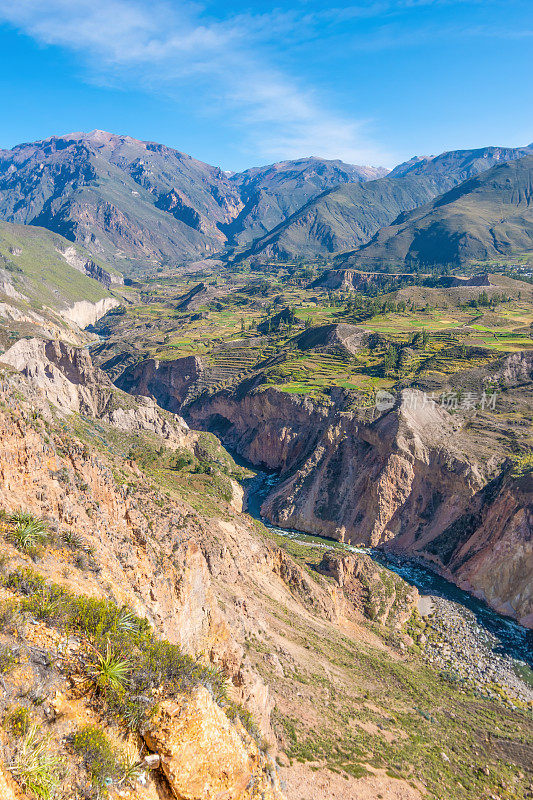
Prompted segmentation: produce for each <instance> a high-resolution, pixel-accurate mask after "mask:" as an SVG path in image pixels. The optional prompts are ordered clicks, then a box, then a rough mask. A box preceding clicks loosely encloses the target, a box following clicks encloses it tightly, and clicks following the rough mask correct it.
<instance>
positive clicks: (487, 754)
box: [0, 340, 532, 800]
mask: <svg viewBox="0 0 533 800" xmlns="http://www.w3.org/2000/svg"><path fill="white" fill-rule="evenodd" d="M5 358H6V361H7V362H8V363H9V365H10V367H9V368H6V369H3V368H2V381H1V382H0V399H1V401H2V402H1V404H0V435H1V438H2V441H3V442H4V448H3V449H1V450H0V474H1V476H2V482H1V483H0V509H1V510H2V512H3V513H2V517H1V520H0V550H1V555H2V560H1V564H0V569H1V570H2V573H3V574H2V586H1V587H0V597H1V600H2V630H1V631H0V657H1V660H0V666H1V675H2V681H1V683H2V688H3V692H2V695H1V697H0V713H1V716H2V721H3V724H2V728H1V737H2V745H3V763H2V765H1V766H0V793H1V796H2V800H34V798H36V797H41V798H47V800H51V799H52V798H55V799H56V800H74V798H79V800H82V798H83V800H102V799H103V798H108V800H118V798H131V800H156V798H157V800H170V798H187V799H188V800H210V798H213V797H222V796H223V797H224V798H227V800H301V798H302V797H307V796H309V794H308V792H309V787H311V786H312V787H313V796H314V797H316V798H317V800H331V798H339V800H344V798H354V797H360V798H362V799H363V800H367V799H368V800H370V798H374V797H382V798H383V799H384V800H422V798H428V800H437V798H441V800H479V798H480V797H485V796H490V794H493V793H494V792H496V791H498V792H499V787H501V786H502V785H508V786H511V787H512V792H508V793H506V794H501V793H500V792H499V795H500V796H501V797H502V798H503V797H508V798H509V800H511V798H518V797H520V796H523V795H524V793H525V792H527V787H528V785H529V784H530V779H531V771H530V767H531V748H532V742H531V725H530V719H531V717H530V708H531V705H530V696H531V692H530V690H528V689H527V687H526V685H525V684H523V683H522V682H521V681H520V680H519V679H518V678H517V676H516V675H514V673H513V672H512V669H511V667H509V665H508V664H507V663H506V660H505V658H504V657H502V656H500V655H498V654H496V653H493V652H492V651H491V650H490V649H488V648H486V649H485V650H484V649H483V648H482V647H481V646H478V645H477V644H474V643H473V642H472V640H471V638H470V637H471V635H470V633H469V631H470V627H469V626H472V630H475V628H474V627H473V626H474V624H475V622H476V620H475V619H472V621H470V618H463V617H461V616H460V615H459V616H457V614H455V616H454V615H452V616H451V617H450V619H449V620H448V627H446V625H443V618H442V617H441V614H440V611H439V614H437V615H434V614H433V615H432V616H430V617H427V616H425V617H422V616H420V614H419V613H418V611H417V610H416V607H417V602H418V600H419V596H418V593H417V591H416V589H414V587H413V586H410V585H409V584H408V583H406V582H405V581H404V580H402V579H401V578H400V577H399V576H397V575H395V574H394V573H393V572H391V571H390V570H389V569H386V568H384V567H382V566H380V565H379V564H377V563H376V562H374V561H372V560H371V559H370V557H369V556H368V555H363V554H355V553H349V552H346V551H345V550H343V549H342V548H340V546H338V545H336V544H335V543H334V542H330V544H329V546H328V548H327V549H324V548H323V547H319V548H317V547H314V546H313V543H312V542H301V541H295V542H291V541H289V540H288V539H287V538H286V537H285V538H284V537H282V536H279V535H277V534H276V533H275V532H273V531H270V530H267V529H266V528H265V527H264V526H263V525H261V524H260V523H259V522H257V521H254V520H253V519H252V518H251V517H250V515H249V514H247V513H243V512H242V511H241V499H242V490H240V489H239V487H238V485H237V483H236V480H235V479H236V478H238V479H239V478H240V479H241V480H242V479H246V480H249V478H250V471H249V470H244V469H243V468H241V467H239V466H237V464H236V463H235V462H234V461H233V459H232V458H231V457H230V456H229V455H228V454H227V453H226V452H225V451H224V450H223V448H222V447H221V446H220V444H219V442H218V441H217V439H216V438H215V437H214V436H212V435H210V434H207V433H201V432H195V431H191V430H189V429H188V428H187V427H186V426H185V425H184V424H183V420H181V419H180V418H179V417H177V416H175V415H173V414H170V413H168V412H165V411H163V410H162V409H159V408H157V406H156V405H155V403H154V402H153V401H151V400H143V399H140V400H138V399H136V398H132V397H129V396H127V395H124V393H122V392H120V391H119V390H118V389H116V388H115V387H113V386H112V384H111V383H110V381H109V380H108V379H107V378H106V376H105V375H104V374H103V373H102V372H101V371H100V370H98V369H96V368H95V367H94V366H93V365H92V363H91V358H90V356H89V353H88V352H87V350H85V349H75V348H71V347H68V346H65V345H63V344H60V343H58V342H47V343H45V342H42V341H36V340H34V341H21V342H18V343H17V344H16V345H14V347H13V348H11V352H10V353H8V354H6V355H5ZM447 613H449V612H448V611H445V614H444V619H446V614H447ZM435 617H436V619H435ZM467 619H468V620H469V621H468V622H467V621H466V620H467ZM465 630H466V632H465ZM478 630H479V628H478ZM458 636H462V637H463V638H462V639H461V644H462V646H461V647H456V646H455V639H456V638H457V637H458ZM465 637H466V638H465ZM452 644H453V645H454V649H455V650H457V653H458V657H459V660H458V661H457V663H455V662H453V663H452V664H450V662H449V659H448V656H447V652H448V650H449V649H450V647H451V645H452ZM480 664H481V665H482V669H480V668H479V665H480ZM489 734H490V737H491V738H490V740H489V738H488V737H489ZM488 741H490V744H491V747H490V748H488V747H487V748H485V747H482V746H480V742H482V743H485V742H488Z"/></svg>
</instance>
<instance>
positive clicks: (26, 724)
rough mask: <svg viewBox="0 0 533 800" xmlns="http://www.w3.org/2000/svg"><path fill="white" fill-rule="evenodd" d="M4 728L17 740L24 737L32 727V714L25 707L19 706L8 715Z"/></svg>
mask: <svg viewBox="0 0 533 800" xmlns="http://www.w3.org/2000/svg"><path fill="white" fill-rule="evenodd" d="M4 727H5V728H6V730H8V731H9V733H11V735H12V736H15V737H17V738H20V737H21V736H24V734H26V733H27V732H28V731H29V729H30V727H31V716H30V712H29V711H28V709H27V708H24V706H17V707H16V708H14V709H13V710H12V711H9V712H8V713H7V714H6V716H5V718H4Z"/></svg>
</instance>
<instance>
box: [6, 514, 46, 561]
mask: <svg viewBox="0 0 533 800" xmlns="http://www.w3.org/2000/svg"><path fill="white" fill-rule="evenodd" d="M6 539H7V540H8V541H10V542H11V543H12V544H13V545H14V546H15V547H17V548H18V549H19V550H22V551H23V552H25V553H28V554H30V555H31V554H35V553H36V552H37V551H38V550H39V548H40V547H41V546H42V545H43V544H45V543H46V542H47V541H49V539H50V532H49V530H48V527H47V526H46V524H45V523H44V522H43V521H42V520H40V519H37V518H36V517H34V516H33V515H32V514H30V513H28V512H26V511H18V512H17V513H16V514H13V515H12V516H11V517H10V518H9V528H8V531H7V533H6Z"/></svg>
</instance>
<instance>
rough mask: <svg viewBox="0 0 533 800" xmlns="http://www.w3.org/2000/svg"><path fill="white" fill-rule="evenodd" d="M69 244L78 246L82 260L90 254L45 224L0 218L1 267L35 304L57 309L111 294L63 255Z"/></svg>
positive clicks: (77, 252) (69, 246)
mask: <svg viewBox="0 0 533 800" xmlns="http://www.w3.org/2000/svg"><path fill="white" fill-rule="evenodd" d="M69 248H74V249H75V251H76V255H77V257H78V258H79V259H80V260H82V261H86V260H87V259H88V258H89V255H88V254H87V253H86V252H85V251H84V250H83V248H82V247H81V246H80V245H73V244H72V242H69V241H68V240H67V239H65V238H63V236H60V235H59V234H57V233H52V232H51V231H48V230H46V229H45V228H39V227H36V226H33V225H14V224H12V223H9V222H0V268H3V269H5V270H7V271H8V273H9V275H10V280H11V281H12V282H13V284H14V286H15V289H16V290H18V291H19V292H20V293H21V294H23V295H25V296H26V297H29V298H30V300H31V301H32V304H33V306H34V307H36V308H44V307H45V306H48V307H50V308H52V309H56V308H58V307H59V308H60V307H62V306H63V305H72V304H73V303H75V302H77V301H78V300H87V301H89V302H90V303H96V302H97V301H98V300H101V299H103V298H104V297H109V293H108V292H107V290H106V289H105V288H104V287H103V286H102V284H100V283H98V281H96V280H94V279H93V278H89V277H88V276H87V275H85V274H84V273H83V272H81V271H80V270H78V269H75V268H74V267H72V266H70V264H69V263H68V262H67V261H66V259H65V258H64V257H63V256H62V255H61V253H64V252H65V251H66V250H67V249H69ZM105 268H106V269H107V270H108V271H111V272H112V271H113V270H112V269H109V268H108V267H107V266H106V267H105Z"/></svg>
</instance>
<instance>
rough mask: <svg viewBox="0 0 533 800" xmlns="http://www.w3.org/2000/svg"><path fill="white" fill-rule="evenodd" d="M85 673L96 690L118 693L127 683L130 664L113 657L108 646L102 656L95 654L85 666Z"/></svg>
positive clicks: (113, 654)
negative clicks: (108, 690) (109, 690)
mask: <svg viewBox="0 0 533 800" xmlns="http://www.w3.org/2000/svg"><path fill="white" fill-rule="evenodd" d="M87 672H88V674H89V677H90V678H91V680H92V681H93V683H94V685H95V686H96V687H97V689H100V690H101V691H103V692H105V691H106V690H107V689H112V690H113V691H115V692H120V691H122V690H123V689H125V688H126V686H127V685H128V683H129V672H130V662H129V661H127V660H126V659H121V658H119V657H118V656H117V655H115V653H113V650H112V648H111V646H110V645H109V644H108V645H107V647H106V652H105V654H104V655H102V653H99V652H98V651H96V652H95V658H94V660H93V661H91V662H90V663H89V664H88V665H87Z"/></svg>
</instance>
